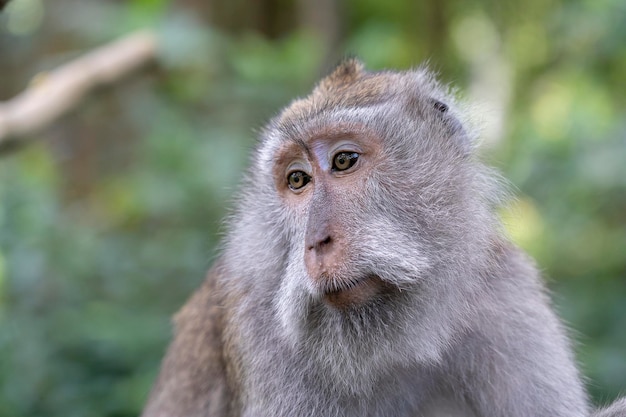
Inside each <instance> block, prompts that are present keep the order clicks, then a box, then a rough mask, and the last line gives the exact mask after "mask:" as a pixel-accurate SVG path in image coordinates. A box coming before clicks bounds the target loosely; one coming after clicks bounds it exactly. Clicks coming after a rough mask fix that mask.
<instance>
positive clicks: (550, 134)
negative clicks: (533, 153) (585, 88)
mask: <svg viewBox="0 0 626 417" xmlns="http://www.w3.org/2000/svg"><path fill="white" fill-rule="evenodd" d="M572 102H573V96H572V91H571V90H570V89H568V88H566V87H564V86H563V85H559V84H553V83H550V84H547V85H544V88H543V89H542V90H541V91H540V92H539V94H538V97H537V99H536V100H535V102H534V103H533V104H532V106H531V119H532V122H533V125H534V127H535V129H536V130H537V132H538V133H539V135H540V136H542V137H544V138H546V139H548V140H553V141H560V140H563V139H564V138H566V137H567V136H568V134H569V131H570V128H571V126H572V119H571V118H572Z"/></svg>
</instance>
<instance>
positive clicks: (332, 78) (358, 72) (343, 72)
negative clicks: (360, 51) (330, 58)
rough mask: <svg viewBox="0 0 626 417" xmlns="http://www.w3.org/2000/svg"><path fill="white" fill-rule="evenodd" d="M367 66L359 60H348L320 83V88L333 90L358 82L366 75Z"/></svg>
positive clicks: (341, 63) (342, 62)
mask: <svg viewBox="0 0 626 417" xmlns="http://www.w3.org/2000/svg"><path fill="white" fill-rule="evenodd" d="M364 68H365V66H364V65H363V63H362V62H361V61H360V60H358V59H357V58H346V59H344V60H343V61H341V62H340V63H339V65H337V66H336V67H335V69H334V70H333V71H332V72H331V73H330V75H328V76H326V77H325V78H324V79H322V81H320V83H319V86H318V88H320V89H322V90H332V89H334V88H337V87H341V86H344V85H347V84H350V83H353V82H354V81H356V80H358V79H359V78H360V77H361V76H362V75H363V74H364V72H365V71H364Z"/></svg>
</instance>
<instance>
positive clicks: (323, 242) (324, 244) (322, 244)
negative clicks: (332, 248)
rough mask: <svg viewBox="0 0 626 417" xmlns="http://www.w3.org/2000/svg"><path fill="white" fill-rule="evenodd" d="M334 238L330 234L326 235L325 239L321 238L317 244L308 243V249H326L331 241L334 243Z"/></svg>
mask: <svg viewBox="0 0 626 417" xmlns="http://www.w3.org/2000/svg"><path fill="white" fill-rule="evenodd" d="M332 241H333V239H332V238H331V237H330V236H326V238H324V239H320V240H318V241H317V242H316V243H315V244H313V245H308V246H307V249H308V250H310V251H313V250H314V251H316V252H317V251H320V250H324V249H326V247H327V246H328V245H330V243H332Z"/></svg>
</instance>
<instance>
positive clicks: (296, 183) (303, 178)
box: [287, 171, 311, 190]
mask: <svg viewBox="0 0 626 417" xmlns="http://www.w3.org/2000/svg"><path fill="white" fill-rule="evenodd" d="M309 181H311V177H310V176H309V175H308V174H307V173H305V172H302V171H294V172H292V173H291V174H289V176H288V177H287V182H288V183H289V188H291V189H292V190H298V189H300V188H302V187H304V186H305V185H307V184H308V182H309Z"/></svg>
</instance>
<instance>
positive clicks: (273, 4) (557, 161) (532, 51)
mask: <svg viewBox="0 0 626 417" xmlns="http://www.w3.org/2000/svg"><path fill="white" fill-rule="evenodd" d="M138 28H148V29H150V30H153V31H155V32H157V33H158V34H159V36H161V39H162V46H163V51H162V55H161V57H160V59H159V63H158V65H154V66H151V67H150V68H147V69H145V70H143V71H141V72H139V73H137V74H135V75H134V76H133V77H130V78H127V79H125V80H124V81H123V82H120V83H117V84H116V85H114V86H111V87H108V88H103V89H100V90H98V91H97V92H96V93H95V94H92V95H90V96H89V98H88V99H87V100H86V101H84V102H83V103H81V105H80V106H79V107H78V108H77V109H75V110H74V111H73V112H72V113H71V114H69V115H67V116H65V117H63V118H62V119H61V120H59V121H57V122H56V123H54V124H53V125H51V126H49V127H48V128H47V129H45V130H44V131H43V132H42V133H40V134H38V135H37V136H35V137H32V138H29V139H32V143H30V144H29V145H28V146H25V147H23V148H21V149H18V150H16V151H14V152H12V153H9V154H6V153H5V154H3V155H1V156H0V416H7V417H9V416H10V417H22V416H33V417H34V416H63V417H73V416H77V417H78V416H80V417H90V416H111V417H113V416H115V417H126V416H135V415H137V414H138V413H139V412H140V410H141V407H142V404H143V402H144V401H145V399H146V396H147V393H148V391H149V388H150V386H151V384H152V382H153V379H154V377H155V375H156V372H157V369H158V364H159V361H160V358H161V357H162V354H163V352H164V349H165V346H166V344H167V342H168V340H169V338H170V321H169V320H170V319H169V317H170V315H171V314H172V313H174V312H175V311H176V309H177V308H178V307H179V306H180V305H181V304H182V303H183V302H184V300H185V299H186V297H187V296H188V295H189V294H190V293H191V292H192V291H193V289H194V288H195V287H197V286H198V285H199V284H200V282H201V281H202V279H203V276H204V272H205V270H206V269H207V267H208V266H209V265H210V263H211V261H212V259H214V257H215V254H216V252H217V250H218V249H217V245H218V242H219V236H220V231H221V230H222V220H221V219H222V218H223V216H224V215H225V213H226V212H227V208H228V207H229V205H230V200H231V197H232V195H233V192H234V191H235V190H236V186H237V183H238V181H239V179H240V178H241V173H242V170H243V169H244V167H245V165H246V162H247V158H248V155H249V149H250V148H251V146H253V144H254V141H255V135H256V133H255V132H257V131H258V129H259V128H260V127H261V126H262V125H263V123H264V122H265V121H267V120H268V118H270V117H271V116H272V115H273V114H275V113H276V112H277V111H278V110H279V109H280V108H281V107H282V106H284V105H285V104H287V103H288V102H289V101H290V99H292V98H294V97H295V96H298V95H303V94H306V92H307V91H308V90H309V89H310V88H311V86H312V85H313V84H314V82H315V81H316V79H317V78H318V77H319V76H320V75H322V74H324V73H326V72H327V71H328V70H329V68H331V67H332V65H333V64H334V63H335V62H337V61H338V59H340V58H341V57H342V56H344V55H346V54H353V55H357V56H359V57H361V58H362V59H363V60H364V61H365V62H366V64H367V66H368V67H369V68H370V69H381V68H409V67H411V66H415V65H418V64H420V63H423V62H425V61H428V62H429V65H430V66H431V68H433V69H435V70H437V71H438V72H439V74H440V78H441V79H442V80H443V81H444V82H446V83H452V84H453V85H455V86H457V87H459V91H460V95H461V97H462V98H463V100H465V101H466V102H469V103H472V105H473V106H474V109H476V110H475V111H474V113H475V115H474V119H475V124H476V126H477V127H478V128H480V129H481V131H482V134H481V138H482V143H483V146H482V157H483V158H484V159H485V160H486V161H488V162H489V163H490V164H492V165H495V166H496V167H498V169H500V170H501V171H502V172H503V174H504V176H505V177H507V178H508V179H509V180H510V181H511V188H512V189H513V191H514V194H515V195H516V196H517V200H515V201H513V202H511V203H510V204H509V205H508V206H506V207H504V208H503V209H502V217H503V219H504V221H505V223H506V225H507V227H508V229H509V231H510V234H511V236H512V237H513V239H514V240H515V241H516V242H518V243H519V244H520V245H521V246H522V247H523V248H525V249H526V250H527V251H528V252H529V253H530V254H531V255H532V256H533V257H534V258H535V259H536V260H537V263H538V264H539V266H540V268H541V269H542V271H543V272H544V274H545V276H546V279H547V281H548V283H549V286H550V288H551V290H552V292H553V294H554V301H555V304H556V306H557V308H558V310H559V311H560V313H561V315H562V316H563V317H564V318H565V320H566V321H567V322H568V323H569V325H570V326H571V328H572V329H575V330H573V334H574V336H575V338H576V340H577V342H578V343H577V345H576V352H577V357H578V360H579V362H580V363H581V365H582V369H583V372H584V374H585V375H586V376H587V377H588V378H589V381H588V386H589V390H590V392H591V393H592V395H593V398H594V400H595V401H596V402H606V401H609V400H611V399H613V398H615V397H616V396H617V395H618V394H619V393H620V392H621V393H624V392H626V117H625V116H626V94H625V92H626V88H625V87H624V85H625V84H626V3H625V2H624V1H623V0H548V1H546V0H526V1H524V2H520V1H499V0H469V1H467V0H463V1H462V0H424V1H410V0H386V1H379V0H346V1H340V0H248V1H243V0H230V1H227V0H205V1H201V0H178V1H166V0H132V1H121V0H118V1H103V0H100V1H96V0H55V1H44V0H12V1H11V2H10V3H9V6H8V7H7V8H6V9H5V10H4V11H3V12H2V14H0V101H2V100H9V99H10V98H11V97H13V96H14V95H16V94H17V93H19V92H20V91H22V90H23V89H24V88H26V87H27V85H28V84H29V82H30V80H31V79H33V78H34V77H37V76H38V74H41V73H45V72H46V71H48V70H51V69H54V68H55V67H58V66H59V65H62V64H63V63H66V62H68V61H71V60H72V59H74V58H76V57H77V56H80V55H81V54H83V53H85V52H87V51H89V50H91V49H93V48H95V47H97V46H100V45H102V44H105V43H107V42H109V41H111V40H113V39H116V38H118V37H120V36H124V35H125V34H127V33H129V32H131V31H133V30H135V29H138Z"/></svg>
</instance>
